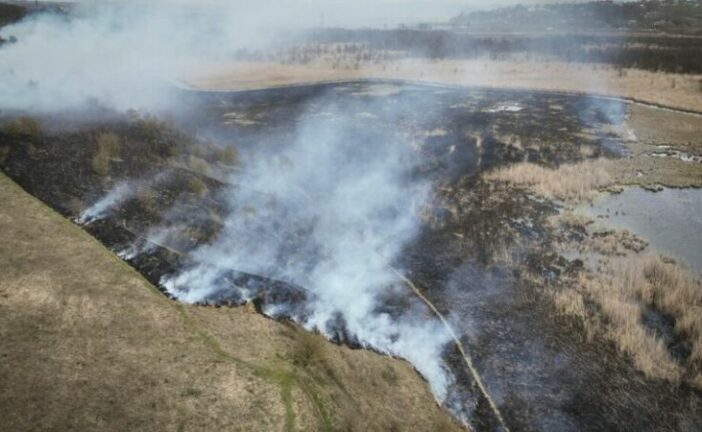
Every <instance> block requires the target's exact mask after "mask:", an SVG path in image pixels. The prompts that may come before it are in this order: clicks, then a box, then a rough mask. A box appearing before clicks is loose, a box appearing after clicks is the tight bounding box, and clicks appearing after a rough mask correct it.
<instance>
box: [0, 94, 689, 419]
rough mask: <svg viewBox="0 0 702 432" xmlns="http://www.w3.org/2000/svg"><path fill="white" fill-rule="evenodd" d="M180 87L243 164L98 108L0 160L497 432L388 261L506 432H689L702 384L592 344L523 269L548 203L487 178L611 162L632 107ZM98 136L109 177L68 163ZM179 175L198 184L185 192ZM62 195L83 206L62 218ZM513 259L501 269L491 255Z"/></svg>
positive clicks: (157, 265)
mask: <svg viewBox="0 0 702 432" xmlns="http://www.w3.org/2000/svg"><path fill="white" fill-rule="evenodd" d="M182 97H183V101H182V106H183V110H182V112H177V113H174V114H172V115H173V116H174V118H175V119H176V122H177V123H178V124H179V125H181V126H182V127H184V128H190V129H191V130H194V131H196V135H197V137H198V139H202V140H208V141H212V142H215V143H217V145H218V146H225V147H226V146H227V145H233V146H236V148H237V150H238V152H239V155H240V160H241V164H240V166H239V167H236V168H232V167H228V166H224V165H223V164H221V163H219V162H218V161H217V160H212V161H211V162H210V164H209V167H207V169H206V170H205V169H202V168H201V167H200V165H202V163H201V162H200V161H201V160H203V158H204V157H205V156H202V154H201V153H202V151H199V152H198V153H197V154H195V153H194V152H192V153H186V154H184V155H183V156H174V157H172V158H171V162H169V163H165V162H163V161H162V160H160V159H157V158H156V157H154V156H152V155H147V156H148V157H141V156H140V155H139V153H138V152H139V150H140V149H141V148H142V147H140V146H142V144H143V143H147V144H149V145H150V146H153V147H154V148H156V149H160V148H161V147H159V146H162V145H163V144H164V142H167V141H168V140H169V139H177V137H178V136H177V135H170V136H167V137H165V138H164V137H162V136H158V135H157V136H156V137H155V138H154V137H153V135H154V133H153V131H151V130H149V134H144V133H143V131H141V130H140V131H137V132H133V131H132V129H133V126H132V123H130V120H125V119H123V118H117V119H116V120H114V119H110V118H109V115H105V116H104V118H102V119H100V120H98V121H94V122H92V123H88V124H83V125H79V126H77V127H74V128H72V129H71V130H68V131H59V132H56V133H55V134H54V135H53V136H50V137H48V138H43V139H41V140H35V142H32V143H31V145H32V146H31V148H32V149H34V150H32V151H31V152H30V151H29V150H21V151H17V152H10V154H9V156H8V158H7V159H6V160H5V162H4V163H3V165H2V167H3V169H4V170H5V171H6V172H7V173H8V174H9V175H10V176H11V177H13V178H14V179H16V180H17V181H18V182H19V183H20V184H21V185H22V186H23V187H25V189H27V190H29V191H30V192H31V193H33V194H35V195H36V196H38V197H40V198H41V199H43V200H44V201H46V202H47V203H49V204H50V205H52V206H54V207H55V208H57V209H59V210H60V211H62V212H63V213H64V214H66V215H68V216H70V217H73V218H75V219H76V220H78V221H81V222H82V223H84V224H85V225H84V226H85V229H86V230H88V231H89V232H91V233H92V234H93V235H95V236H96V237H97V238H99V239H100V240H101V241H103V242H104V243H105V244H106V245H107V246H109V247H110V248H112V249H113V250H115V251H116V252H119V253H120V254H121V256H123V257H124V258H125V259H126V260H127V261H128V262H129V263H130V264H131V265H133V266H134V267H135V268H137V269H138V270H140V271H141V272H142V273H143V274H144V275H145V276H146V277H147V278H149V280H151V281H152V282H154V283H155V284H157V285H159V286H160V288H161V289H162V290H163V291H164V293H166V294H168V295H171V296H173V297H175V298H178V299H181V300H183V301H188V302H196V303H216V304H221V305H232V306H236V305H241V304H242V303H244V302H246V301H254V302H255V303H256V304H257V305H258V306H259V310H261V311H262V312H264V313H266V314H267V315H268V316H271V317H273V318H289V319H293V320H295V321H296V322H298V323H300V324H302V325H304V326H306V327H307V328H309V329H311V330H313V329H314V330H317V331H320V332H322V333H324V334H326V335H327V336H328V337H329V338H330V339H332V340H334V341H335V342H338V343H345V344H348V345H350V346H352V347H366V348H370V349H374V350H377V351H380V352H384V353H388V354H393V355H398V356H401V357H404V358H407V359H408V360H409V361H411V362H412V363H413V364H414V366H415V367H416V368H417V369H418V371H419V372H421V373H422V374H423V375H424V376H425V377H426V378H427V379H428V381H429V383H430V385H431V386H432V389H433V390H434V391H435V393H436V394H437V397H439V399H440V400H442V401H443V403H444V404H445V406H446V407H447V408H448V409H449V410H451V411H452V412H453V413H454V414H455V415H456V416H458V417H459V418H461V419H462V420H464V421H465V422H466V423H469V424H471V425H472V426H474V427H475V428H476V429H477V430H497V429H499V426H500V425H499V424H498V422H497V419H496V416H495V413H494V412H492V410H491V408H490V406H489V404H488V403H487V401H486V400H485V397H484V395H482V394H481V392H480V391H478V388H477V386H476V381H475V377H473V376H471V374H470V373H469V372H468V370H467V369H466V365H465V364H464V362H463V360H462V359H461V356H460V355H459V352H458V350H457V347H456V345H455V343H454V342H453V341H452V340H451V338H450V337H449V336H450V335H448V334H447V333H446V331H445V329H443V327H442V325H441V324H440V323H439V322H438V320H437V319H436V317H435V316H433V314H432V312H431V311H430V310H429V309H428V308H427V307H426V305H424V304H423V303H422V302H420V301H419V300H418V299H417V298H416V296H414V295H413V293H412V292H411V290H409V289H408V287H407V286H406V284H405V283H404V282H403V281H402V280H401V279H398V278H397V277H396V275H395V274H394V273H393V272H392V271H390V270H389V269H390V268H394V269H396V270H397V271H398V272H401V273H402V274H403V275H404V276H405V277H406V278H407V279H408V280H410V281H412V282H413V283H414V284H416V286H417V287H418V288H419V289H420V290H421V291H422V292H423V293H424V294H425V295H426V297H427V298H428V299H429V300H430V301H431V302H432V303H433V304H434V305H435V306H436V308H437V310H438V311H440V313H442V315H444V316H445V317H446V319H447V321H448V322H449V323H450V325H451V326H452V328H453V329H454V331H455V332H456V333H457V336H458V338H459V339H460V341H461V343H462V344H463V346H464V347H465V349H466V351H467V352H468V353H469V355H470V356H471V358H472V360H473V361H474V363H475V366H476V369H477V370H478V371H479V373H480V375H481V377H482V380H483V381H484V383H485V387H486V389H487V392H488V393H489V396H490V397H491V398H492V399H493V400H494V401H495V403H496V404H497V406H498V407H499V409H500V410H501V411H502V414H503V416H504V419H505V422H506V424H507V425H508V426H509V428H510V430H512V431H518V430H547V431H571V430H572V431H579V430H583V431H585V430H598V431H609V430H662V429H665V430H696V429H695V428H697V430H700V429H702V404H701V403H700V400H701V398H700V395H699V393H695V391H694V390H691V389H689V388H686V387H675V386H671V385H670V384H669V383H667V382H663V381H656V380H649V379H646V378H644V377H643V375H642V374H640V373H639V372H637V371H636V370H635V369H634V367H633V366H632V364H631V362H630V361H629V360H628V359H626V358H625V357H623V356H622V355H621V354H619V353H618V352H617V350H616V349H615V348H614V347H613V346H611V345H610V344H608V343H606V342H603V341H597V340H595V341H588V340H586V339H585V338H584V336H583V334H582V332H581V331H580V329H579V327H578V324H577V323H575V322H573V321H570V320H567V319H564V318H561V317H559V316H557V315H556V314H555V313H554V311H553V308H552V306H551V303H550V301H549V300H548V298H547V297H546V296H545V295H544V294H543V290H541V289H540V287H538V286H534V285H533V284H531V283H529V280H528V278H524V277H522V276H523V275H522V271H523V267H528V268H529V270H530V271H533V272H536V273H538V274H539V275H540V276H543V277H544V278H546V279H549V278H555V276H556V275H557V272H558V271H560V270H559V269H562V268H564V267H566V268H567V267H568V266H569V265H570V263H569V262H568V261H567V260H565V259H564V258H562V257H558V256H554V255H553V254H552V253H551V252H549V251H544V250H543V249H542V247H543V246H542V245H544V244H546V243H547V239H546V232H545V230H544V223H545V218H546V217H547V216H549V215H551V214H555V213H556V212H557V211H558V209H557V206H556V205H555V204H554V203H549V202H547V201H544V200H541V199H538V198H535V197H533V196H531V195H530V194H528V193H526V192H519V191H514V190H508V189H500V188H499V187H496V186H495V185H491V184H488V183H485V182H484V181H482V180H481V177H480V174H481V173H482V172H484V171H485V170H488V169H493V168H496V167H500V166H507V165H509V164H512V163H517V162H523V161H530V162H536V163H540V164H544V165H547V166H557V165H558V164H560V163H565V162H574V161H578V160H582V159H584V158H586V157H598V156H607V157H617V156H618V155H619V154H620V150H621V148H622V147H623V145H622V140H624V139H626V138H625V136H624V135H622V136H619V135H617V134H616V133H613V132H612V130H613V129H614V130H616V129H617V127H621V126H622V125H623V124H624V122H625V121H626V116H627V105H626V103H624V102H620V101H614V100H601V99H597V98H589V97H578V96H567V95H558V94H548V93H538V92H525V91H521V92H520V91H484V90H475V89H456V88H442V87H432V86H417V85H410V84H404V83H388V82H383V83H366V82H363V83H347V84H333V85H319V86H308V87H297V88H290V89H276V90H265V91H256V92H244V93H186V94H184V95H183V96H182ZM53 122H54V123H60V122H61V119H53ZM613 127H614V128H613ZM621 129H622V130H624V128H621ZM104 130H116V131H117V133H120V134H122V135H123V136H124V145H125V146H126V147H129V146H131V147H129V148H127V149H125V150H124V151H123V152H122V160H120V161H118V162H115V163H114V164H113V167H112V172H111V173H110V176H109V177H108V178H104V177H99V176H97V175H96V174H95V173H93V172H92V171H91V170H90V169H89V168H86V167H83V166H82V165H80V164H84V165H86V166H88V165H89V163H90V161H91V159H92V157H93V154H92V153H91V152H90V151H86V150H84V148H85V146H84V145H83V143H84V142H85V140H86V139H92V138H91V137H92V135H91V134H94V133H95V131H104ZM17 147H18V148H20V147H19V146H17ZM190 147H192V144H191V143H190V141H188V144H187V146H186V147H184V148H185V150H183V151H186V152H188V151H190V150H188V149H189V148H190ZM21 148H23V149H28V148H30V147H29V146H24V147H21ZM127 150H130V151H127ZM158 152H161V150H158ZM137 156H139V157H137ZM193 161H195V162H197V163H193ZM77 167H78V168H77ZM65 172H74V173H76V174H75V175H73V176H66V175H64V173H65ZM193 179H197V180H198V181H200V182H201V183H203V184H204V187H205V188H206V193H193V192H192V190H186V189H187V187H186V186H184V185H189V184H191V183H192V182H193ZM144 189H148V190H150V191H152V195H149V197H147V198H148V199H145V198H144V195H143V191H144ZM198 189H201V187H198ZM667 196H668V195H660V197H663V198H665V197H667ZM695 196H698V195H695ZM72 197H73V198H75V197H79V198H80V199H82V200H84V201H85V203H86V207H87V210H86V209H84V210H83V211H82V212H81V213H79V214H76V212H75V210H73V209H72V207H71V206H69V201H70V198H72ZM623 197H627V199H630V200H631V205H632V206H634V205H635V203H636V199H637V198H641V197H640V196H636V195H631V196H630V195H623ZM647 197H648V196H644V198H647ZM656 199H657V198H656ZM670 199H671V200H675V199H687V198H685V196H684V195H681V196H672V197H670ZM691 199H692V200H693V201H694V200H696V199H697V198H691ZM695 202H697V203H699V201H695ZM652 205H653V204H652ZM695 205H697V204H695ZM668 207H670V206H668ZM598 208H599V207H598ZM625 213H627V214H628V213H630V212H629V211H625ZM631 213H633V211H631ZM86 214H88V215H90V216H91V217H90V218H85V216H86ZM81 216H83V217H81ZM671 217H673V216H671ZM682 220H683V216H679V217H678V219H677V221H679V222H681V223H682ZM679 232H680V233H681V234H684V233H686V231H679ZM505 251H506V253H507V254H509V255H510V260H502V259H498V257H499V256H501V255H503V254H504V253H505ZM556 263H557V264H558V265H555V264H556Z"/></svg>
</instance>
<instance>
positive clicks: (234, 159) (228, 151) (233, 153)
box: [215, 146, 239, 166]
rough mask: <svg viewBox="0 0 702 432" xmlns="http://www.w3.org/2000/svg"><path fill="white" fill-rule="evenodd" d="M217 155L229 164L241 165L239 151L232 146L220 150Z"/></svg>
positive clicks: (225, 163) (220, 159)
mask: <svg viewBox="0 0 702 432" xmlns="http://www.w3.org/2000/svg"><path fill="white" fill-rule="evenodd" d="M215 157H216V158H217V160H218V161H219V162H221V163H223V164H224V165H227V166H237V165H239V151H238V150H237V149H236V148H235V147H232V146H229V147H227V148H224V149H222V150H219V151H218V152H217V153H216V154H215Z"/></svg>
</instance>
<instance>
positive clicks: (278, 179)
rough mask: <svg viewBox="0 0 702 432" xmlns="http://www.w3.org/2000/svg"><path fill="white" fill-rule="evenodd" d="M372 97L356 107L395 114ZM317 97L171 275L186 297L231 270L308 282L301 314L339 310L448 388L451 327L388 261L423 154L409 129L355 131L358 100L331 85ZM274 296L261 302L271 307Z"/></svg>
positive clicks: (407, 222)
mask: <svg viewBox="0 0 702 432" xmlns="http://www.w3.org/2000/svg"><path fill="white" fill-rule="evenodd" d="M352 97H353V96H350V97H349V99H350V98H352ZM379 100H382V99H375V102H374V103H376V104H377V103H382V102H378V101H379ZM370 103H373V102H362V103H361V104H362V107H361V108H358V107H356V108H357V110H358V111H367V110H371V111H373V112H383V116H384V118H383V119H381V121H382V122H383V123H384V124H396V123H397V118H395V113H394V112H393V111H392V110H387V107H386V109H385V110H384V111H383V110H382V109H380V107H379V106H376V107H375V108H371V107H370V106H368V105H366V104H370ZM321 104H322V105H321V108H319V106H318V107H317V108H316V109H319V110H320V111H322V112H325V113H326V114H327V116H321V117H314V116H308V115H306V114H305V113H302V114H300V119H305V121H302V122H300V124H301V125H300V126H299V128H298V130H297V131H296V132H295V134H294V135H293V137H294V138H293V140H292V142H291V143H290V144H289V145H287V146H285V147H284V149H283V150H282V151H280V152H272V151H271V152H267V151H262V152H260V153H259V154H257V155H256V158H255V159H254V160H252V161H250V162H249V163H248V164H247V166H246V167H245V171H244V173H243V174H242V175H239V176H237V177H236V178H233V179H232V182H237V183H239V184H241V185H243V186H244V187H241V188H233V189H231V190H230V192H229V196H228V201H229V206H230V211H231V213H230V217H229V218H228V219H227V221H226V225H225V227H224V229H223V232H222V233H221V234H220V235H219V237H218V239H217V240H216V241H215V242H214V243H213V244H212V245H209V246H204V247H201V248H200V249H198V250H196V251H195V252H194V253H193V254H192V260H193V265H192V266H191V267H190V268H189V269H188V270H187V271H185V272H183V273H181V274H179V275H177V276H176V277H173V278H170V279H168V280H164V281H163V285H164V286H165V287H166V288H167V289H168V290H169V292H170V293H171V294H173V295H174V296H175V297H177V298H179V299H181V300H183V301H186V302H199V301H203V300H204V299H206V298H207V297H208V296H209V295H212V294H214V292H215V291H217V290H218V289H219V287H220V285H219V284H218V283H217V281H218V280H219V279H220V278H221V276H222V275H223V274H225V273H226V272H228V271H231V270H236V271H240V272H246V273H251V274H256V275H262V276H266V277H270V278H273V279H276V280H282V281H286V282H289V283H293V284H296V285H298V286H301V287H303V288H304V289H305V290H306V292H307V297H308V302H309V304H308V305H307V309H308V310H309V313H308V315H306V316H304V317H299V316H298V317H294V318H297V319H298V320H299V321H301V322H302V323H303V324H304V325H305V326H306V327H307V328H310V329H313V328H314V329H317V330H319V331H320V332H322V333H325V334H327V335H328V336H331V335H330V334H329V333H328V332H329V331H330V325H331V324H333V323H335V322H337V320H338V318H339V317H341V318H342V319H343V322H344V323H345V327H346V328H345V330H346V331H347V332H348V333H349V334H351V335H353V336H354V337H355V338H357V339H358V340H359V342H361V343H362V344H364V345H366V346H368V347H372V348H374V349H377V350H379V351H382V352H385V353H388V354H392V355H396V356H400V357H403V358H406V359H408V360H410V361H411V362H412V363H413V364H414V365H415V367H416V368H417V369H418V370H419V371H420V372H421V373H422V374H423V375H424V376H425V377H426V378H427V379H428V380H429V381H430V383H431V386H432V388H433V390H434V391H435V393H436V395H437V397H438V398H439V399H440V400H443V399H444V398H445V397H446V394H447V387H448V385H449V383H450V380H451V377H450V375H449V374H448V373H447V371H446V369H445V367H444V365H443V360H442V350H443V349H444V347H445V345H446V344H447V343H448V342H449V341H450V335H449V334H448V333H447V331H446V330H445V328H444V327H443V326H442V324H441V323H440V322H439V321H438V320H436V319H433V318H427V317H428V316H430V313H429V311H428V310H427V309H426V307H425V306H424V305H423V304H421V303H420V302H419V301H416V299H413V295H412V293H411V291H410V290H409V289H408V288H407V287H405V286H404V284H403V282H402V281H401V280H399V278H398V277H397V276H396V275H395V274H394V273H393V271H392V270H391V269H390V268H389V267H388V265H389V264H390V263H391V262H392V261H393V260H394V259H396V258H397V257H398V256H399V254H400V253H401V252H402V249H403V247H404V246H405V245H406V244H407V242H409V241H410V240H412V239H413V238H414V236H415V235H416V234H417V232H418V229H419V227H420V221H419V217H418V213H419V210H420V208H421V207H422V205H423V204H424V203H425V202H426V200H427V199H428V197H429V194H430V189H431V188H430V184H429V183H428V182H426V181H422V180H418V179H416V178H414V179H413V178H412V175H413V174H412V169H413V168H416V166H417V164H418V162H419V160H418V155H417V154H416V153H415V150H414V149H413V148H412V147H410V145H409V144H408V143H407V142H406V141H403V140H402V139H399V137H397V136H393V135H388V134H384V133H381V134H370V135H367V134H360V135H359V136H354V134H353V133H352V131H355V129H354V126H353V125H356V126H355V127H357V125H358V124H359V120H358V119H354V118H353V116H354V114H353V111H351V110H347V109H346V107H343V106H338V105H337V104H335V103H334V95H333V94H327V95H322V96H321ZM360 123H363V122H362V121H361V122H360ZM241 294H242V296H243V297H244V298H246V297H247V296H248V295H249V293H247V292H246V291H245V290H242V293H241ZM393 295H394V296H400V297H402V298H403V300H404V301H408V302H409V304H410V307H409V309H408V310H404V311H402V312H400V313H398V314H391V313H388V312H382V311H379V310H378V308H379V307H380V306H381V305H382V302H381V298H383V297H384V296H393ZM408 299H409V300H408ZM277 307H279V306H276V305H270V306H269V307H268V308H267V309H265V311H266V312H267V313H269V314H270V315H274V316H275V315H278V313H279V312H280V311H279V310H277V309H276V308H277Z"/></svg>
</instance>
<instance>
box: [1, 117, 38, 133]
mask: <svg viewBox="0 0 702 432" xmlns="http://www.w3.org/2000/svg"><path fill="white" fill-rule="evenodd" d="M3 132H5V133H6V134H8V135H14V136H18V135H20V136H29V137H37V136H39V135H41V123H40V122H39V120H37V119H35V118H34V117H30V116H22V117H19V118H16V119H14V120H12V121H10V122H8V123H7V124H5V127H4V128H3Z"/></svg>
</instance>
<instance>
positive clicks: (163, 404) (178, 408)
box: [0, 175, 462, 431]
mask: <svg viewBox="0 0 702 432" xmlns="http://www.w3.org/2000/svg"><path fill="white" fill-rule="evenodd" d="M0 202H2V206H1V208H0V233H2V242H0V413H2V420H1V421H0V423H1V426H0V429H2V430H8V431H41V430H56V431H59V430H60V431H64V430H80V431H91V430H94V431H130V430H139V431H155V430H158V431H161V430H172V431H196V430H206V431H212V430H232V431H274V430H275V431H281V430H282V431H310V430H355V431H366V430H377V431H386V430H412V431H414V430H423V431H435V430H446V431H448V430H462V426H461V425H459V424H457V423H456V422H455V421H454V420H452V419H451V417H450V416H449V415H448V414H447V413H446V412H445V411H444V410H442V409H441V408H439V407H438V406H437V404H436V403H435V401H434V398H433V396H432V394H431V392H430V391H429V388H428V385H427V383H426V382H424V381H423V380H422V379H421V378H420V376H419V375H418V374H417V373H416V372H415V370H414V369H413V368H412V367H411V366H410V365H409V364H408V363H406V362H404V361H401V360H396V359H392V358H388V357H383V356H381V355H378V354H375V353H372V352H369V351H364V350H350V349H348V348H345V347H339V346H336V345H332V344H330V343H328V342H326V341H325V340H323V339H322V338H321V336H317V335H313V334H310V333H307V332H304V331H302V330H300V329H299V328H297V327H295V326H292V325H289V324H284V323H278V322H275V321H272V320H269V319H266V318H264V317H263V316H261V315H258V314H256V313H254V312H252V311H251V308H237V309H224V308H223V309H214V308H202V307H195V306H186V305H182V304H179V303H176V302H173V301H171V300H168V299H167V298H166V297H165V296H163V295H162V294H161V293H159V292H158V291H157V290H156V289H155V288H154V287H153V286H152V285H150V284H149V283H148V282H146V281H145V280H144V279H142V278H141V277H140V276H139V275H138V274H137V273H136V272H135V271H133V270H132V269H131V268H130V267H128V266H127V265H126V264H124V263H123V262H122V261H121V260H119V259H118V258H117V257H116V256H115V255H114V254H112V253H111V252H109V251H108V250H106V249H105V248H104V247H103V246H102V245H101V244H99V243H98V242H97V241H96V240H94V239H93V238H92V237H90V236H89V235H88V234H87V233H85V232H84V231H82V230H81V229H80V228H78V227H77V226H75V225H73V224H72V223H70V222H69V221H67V220H65V219H63V218H62V217H60V216H59V215H58V214H56V213H54V212H53V211H52V210H50V209H49V208H47V207H46V206H44V205H43V204H42V203H40V202H39V201H37V200H36V199H34V198H32V197H31V196H29V195H28V194H27V193H25V192H24V191H23V190H21V189H20V188H19V187H18V186H16V185H15V184H14V183H13V182H12V181H10V180H9V179H8V178H7V177H5V176H4V175H0Z"/></svg>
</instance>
